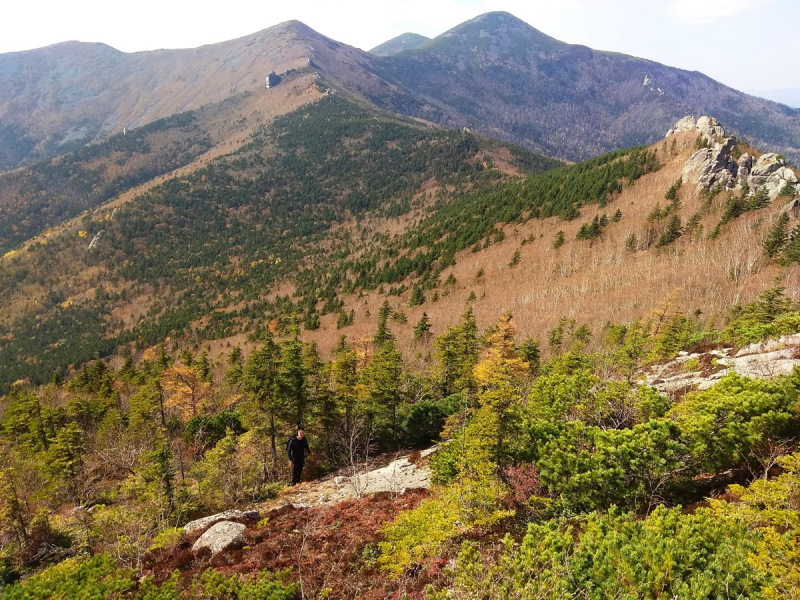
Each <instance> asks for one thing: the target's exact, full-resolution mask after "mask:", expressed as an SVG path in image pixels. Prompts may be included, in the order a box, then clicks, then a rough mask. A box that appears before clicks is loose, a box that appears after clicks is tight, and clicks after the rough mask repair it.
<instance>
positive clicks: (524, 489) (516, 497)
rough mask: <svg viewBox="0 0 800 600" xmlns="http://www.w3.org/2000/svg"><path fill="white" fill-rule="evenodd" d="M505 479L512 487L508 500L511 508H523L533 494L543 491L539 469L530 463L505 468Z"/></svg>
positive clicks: (536, 494)
mask: <svg viewBox="0 0 800 600" xmlns="http://www.w3.org/2000/svg"><path fill="white" fill-rule="evenodd" d="M503 479H505V481H506V483H507V484H508V485H509V487H510V488H511V493H510V494H509V497H508V499H507V502H508V504H509V506H510V507H511V508H515V509H517V508H523V507H525V506H526V503H527V502H528V500H529V499H530V497H531V496H538V495H540V494H541V492H542V487H541V483H540V481H539V469H537V468H536V467H535V466H534V465H532V464H530V463H523V464H520V465H517V466H516V467H506V468H505V469H503Z"/></svg>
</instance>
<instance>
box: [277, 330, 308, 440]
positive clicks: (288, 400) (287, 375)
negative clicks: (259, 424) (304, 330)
mask: <svg viewBox="0 0 800 600" xmlns="http://www.w3.org/2000/svg"><path fill="white" fill-rule="evenodd" d="M277 383H278V393H279V395H280V396H281V400H280V402H281V405H283V406H285V407H286V409H287V411H288V415H289V416H290V418H292V419H293V420H294V422H295V423H296V424H297V426H298V427H301V426H302V425H303V424H304V422H305V418H306V412H307V409H308V406H307V404H308V394H307V393H306V367H305V364H304V363H303V343H302V342H301V341H300V337H299V331H298V330H297V328H295V329H294V335H293V336H292V337H291V338H290V339H288V340H286V341H284V342H282V343H281V344H280V365H279V367H278V376H277Z"/></svg>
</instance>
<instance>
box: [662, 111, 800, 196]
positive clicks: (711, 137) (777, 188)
mask: <svg viewBox="0 0 800 600" xmlns="http://www.w3.org/2000/svg"><path fill="white" fill-rule="evenodd" d="M685 131H694V132H697V133H698V134H699V136H700V138H701V139H702V141H703V143H704V144H705V145H706V147H705V148H700V149H699V150H697V151H696V152H695V153H694V154H692V156H691V157H690V158H689V160H687V161H686V163H685V164H684V166H683V173H682V176H683V181H684V182H689V183H695V184H696V185H697V186H698V188H700V189H705V190H709V189H712V188H714V187H717V186H719V188H720V189H722V190H741V189H744V188H747V189H749V191H750V193H751V194H755V193H756V192H758V191H760V190H762V189H764V190H765V191H766V193H767V195H768V196H769V198H770V199H771V200H772V199H774V198H775V197H776V196H778V194H781V193H782V192H784V191H785V188H786V186H792V187H793V188H795V189H794V194H789V195H790V196H791V195H796V194H797V183H798V178H797V175H796V174H795V172H794V171H793V170H792V169H791V168H790V167H788V166H787V165H786V161H785V160H784V158H783V157H782V156H780V155H778V154H775V153H768V154H764V155H762V156H760V157H758V159H755V158H754V157H753V156H751V155H750V154H749V153H744V154H742V155H741V156H739V158H738V159H735V158H734V156H733V154H734V150H735V148H736V145H737V140H736V138H733V137H726V133H725V129H724V128H723V127H722V125H720V123H719V122H718V121H717V120H716V119H714V118H713V117H705V116H704V117H700V118H699V119H696V120H695V118H694V117H692V116H689V117H684V118H683V119H681V120H680V121H678V122H677V123H676V124H675V126H674V127H673V128H672V129H670V130H669V131H668V132H667V137H670V136H672V135H675V134H678V133H682V132H685Z"/></svg>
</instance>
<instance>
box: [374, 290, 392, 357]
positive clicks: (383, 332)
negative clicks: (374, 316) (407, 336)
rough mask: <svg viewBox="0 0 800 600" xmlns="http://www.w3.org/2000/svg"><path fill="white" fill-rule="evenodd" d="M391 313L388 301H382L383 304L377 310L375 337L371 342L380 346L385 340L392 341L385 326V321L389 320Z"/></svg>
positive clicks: (390, 334)
mask: <svg viewBox="0 0 800 600" xmlns="http://www.w3.org/2000/svg"><path fill="white" fill-rule="evenodd" d="M391 313H392V309H391V307H390V306H389V301H388V300H384V301H383V304H382V305H381V307H380V309H379V310H378V330H377V331H376V332H375V337H374V338H373V340H372V341H373V342H375V344H377V345H378V346H380V345H381V344H383V343H384V342H386V341H387V340H390V339H393V337H394V336H393V335H392V332H391V331H389V328H388V326H387V321H388V320H389V316H390V315H391Z"/></svg>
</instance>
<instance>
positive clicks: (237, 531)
mask: <svg viewBox="0 0 800 600" xmlns="http://www.w3.org/2000/svg"><path fill="white" fill-rule="evenodd" d="M245 529H247V526H246V525H242V524H241V523H234V522H232V521H220V522H219V523H217V524H216V525H214V526H213V527H211V528H210V529H209V530H208V531H206V532H205V533H204V534H203V535H201V536H200V537H199V538H198V539H197V541H196V542H195V543H194V546H192V552H195V553H197V552H200V551H201V550H206V549H207V550H208V551H209V552H211V554H212V555H213V554H218V553H220V552H222V551H223V550H227V549H228V548H232V547H235V546H239V545H241V544H243V543H244V536H243V535H242V534H243V533H244V530H245Z"/></svg>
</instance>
